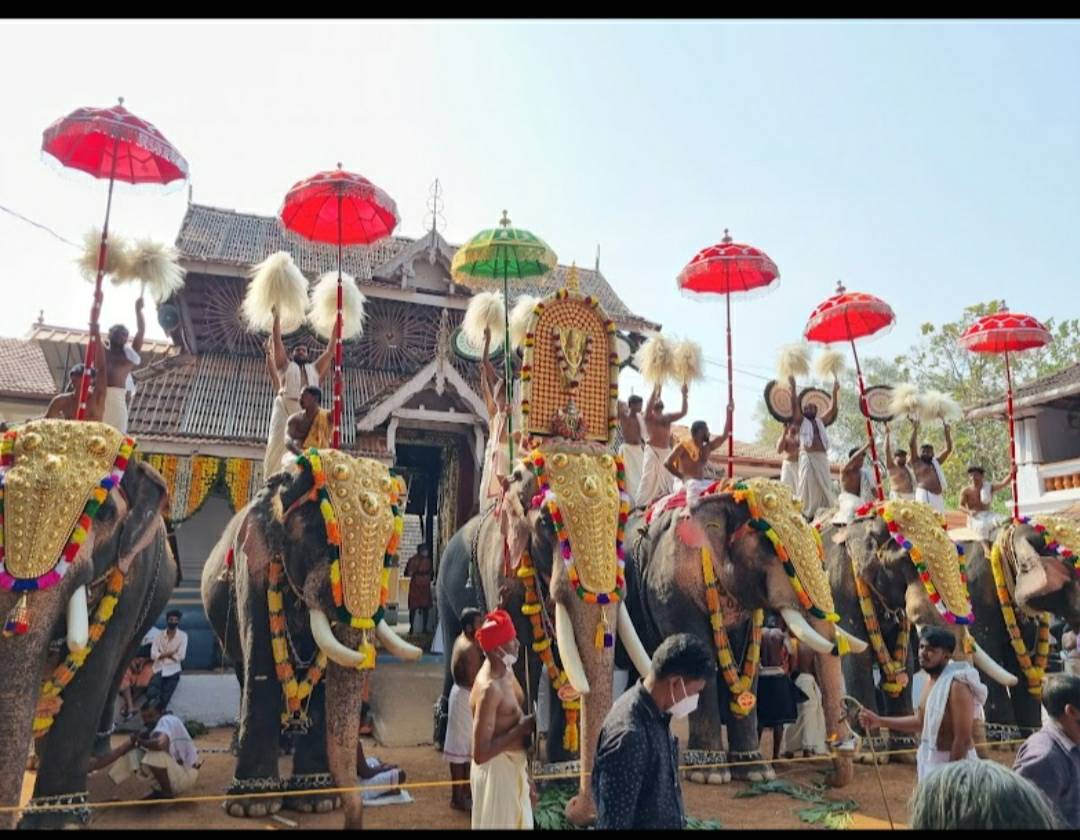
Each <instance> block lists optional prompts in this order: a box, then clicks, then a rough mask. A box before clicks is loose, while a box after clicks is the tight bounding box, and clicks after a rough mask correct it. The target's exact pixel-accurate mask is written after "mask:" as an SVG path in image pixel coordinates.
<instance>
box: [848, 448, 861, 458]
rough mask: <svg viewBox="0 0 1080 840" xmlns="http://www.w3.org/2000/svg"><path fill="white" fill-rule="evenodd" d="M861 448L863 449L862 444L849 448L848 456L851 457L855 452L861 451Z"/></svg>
mask: <svg viewBox="0 0 1080 840" xmlns="http://www.w3.org/2000/svg"><path fill="white" fill-rule="evenodd" d="M860 449H862V447H861V446H853V447H851V449H849V450H848V454H847V456H848V457H849V458H850V457H851V456H852V455H854V454H855V453H856V452H858V451H859V450H860Z"/></svg>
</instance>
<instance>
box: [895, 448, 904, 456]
mask: <svg viewBox="0 0 1080 840" xmlns="http://www.w3.org/2000/svg"><path fill="white" fill-rule="evenodd" d="M893 454H894V455H907V450H906V449H897V450H896V452H894V453H893Z"/></svg>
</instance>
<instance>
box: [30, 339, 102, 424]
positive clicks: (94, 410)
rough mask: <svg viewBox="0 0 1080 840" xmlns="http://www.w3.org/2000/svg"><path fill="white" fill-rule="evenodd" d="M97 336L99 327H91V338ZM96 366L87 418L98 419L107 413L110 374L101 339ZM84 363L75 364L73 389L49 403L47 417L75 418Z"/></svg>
mask: <svg viewBox="0 0 1080 840" xmlns="http://www.w3.org/2000/svg"><path fill="white" fill-rule="evenodd" d="M96 337H97V328H96V327H91V328H90V339H91V341H93V340H94V339H95V338H96ZM94 354H95V360H94V366H93V367H92V368H90V393H89V394H87V397H86V419H87V420H98V421H100V420H101V418H102V417H103V416H104V415H105V388H106V382H107V381H108V376H107V375H106V372H107V369H108V362H107V361H106V359H105V347H104V345H103V344H102V343H101V341H100V340H99V341H98V342H97V348H96V349H95V351H94ZM83 367H84V366H83V365H81V364H79V365H75V367H73V368H72V369H71V372H70V373H69V374H68V377H69V380H70V382H71V390H70V391H65V392H64V393H62V394H57V395H56V396H55V397H53V398H52V402H50V403H49V409H48V411H46V412H45V417H46V419H50V418H55V419H57V420H74V419H75V418H76V416H78V410H79V386H80V384H81V382H82V375H83Z"/></svg>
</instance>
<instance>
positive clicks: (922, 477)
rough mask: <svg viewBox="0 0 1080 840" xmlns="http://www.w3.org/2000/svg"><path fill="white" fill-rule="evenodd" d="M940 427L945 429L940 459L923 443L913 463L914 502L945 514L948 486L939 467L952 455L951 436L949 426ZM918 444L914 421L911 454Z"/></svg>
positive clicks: (917, 424) (917, 433)
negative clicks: (945, 496)
mask: <svg viewBox="0 0 1080 840" xmlns="http://www.w3.org/2000/svg"><path fill="white" fill-rule="evenodd" d="M941 425H942V426H943V427H944V429H945V450H944V451H943V452H942V453H941V455H940V457H937V458H935V457H934V447H933V446H931V445H930V444H929V443H924V444H923V445H922V448H920V449H919V457H918V460H916V461H915V463H914V464H912V466H913V467H914V468H915V481H916V484H917V486H916V488H915V501H916V502H924V503H926V504H928V505H930V507H932V508H933V509H934V510H936V511H937V512H938V513H944V512H945V498H944V493H945V490H946V489H947V488H948V484H947V483H946V481H945V473H944V472H942V470H941V465H942V464H944V463H945V461H946V460H947V459H948V457H949V455H951V454H952V448H953V446H952V435H951V434H950V432H949V424H948V423H946V422H945V421H942V423H941ZM918 443H919V421H918V420H915V421H913V422H912V424H911V443H910V444H909V448H910V449H911V451H912V452H914V451H915V448H916V446H918Z"/></svg>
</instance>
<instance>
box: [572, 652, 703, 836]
mask: <svg viewBox="0 0 1080 840" xmlns="http://www.w3.org/2000/svg"><path fill="white" fill-rule="evenodd" d="M715 677H716V664H715V662H714V658H713V652H712V649H711V648H710V647H709V646H708V645H707V644H706V643H705V642H703V641H702V640H701V639H698V638H697V637H696V636H692V635H690V634H689V633H678V634H676V635H674V636H670V637H668V638H667V639H666V640H665V641H664V643H663V644H661V645H660V647H658V648H657V649H656V653H654V654H653V657H652V668H651V669H650V671H649V674H648V676H646V677H645V678H644V679H641V680H639V681H638V683H637V685H635V686H634V687H633V688H631V689H630V690H628V691H625V692H623V694H622V696H620V697H619V699H618V700H616V701H615V704H614V705H613V706H612V707H611V711H610V712H609V713H608V716H607V718H606V719H605V720H604V726H603V728H602V729H601V730H600V742H599V744H598V746H597V750H596V761H595V763H594V765H593V772H592V792H593V799H594V800H595V801H596V809H597V820H596V827H597V828H598V829H605V828H641V829H646V830H648V829H663V828H668V829H671V828H675V829H681V828H683V827H684V826H685V824H686V814H685V812H684V811H683V802H682V790H681V789H680V788H679V775H678V760H679V741H678V739H677V738H676V737H675V736H674V735H672V734H671V719H672V718H673V717H674V718H683V717H686V716H687V715H688V714H690V713H691V712H692V711H694V709H695V708H697V703H698V698H699V695H700V694H701V691H702V689H704V688H705V685H706V683H707V681H708V680H711V679H715Z"/></svg>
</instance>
